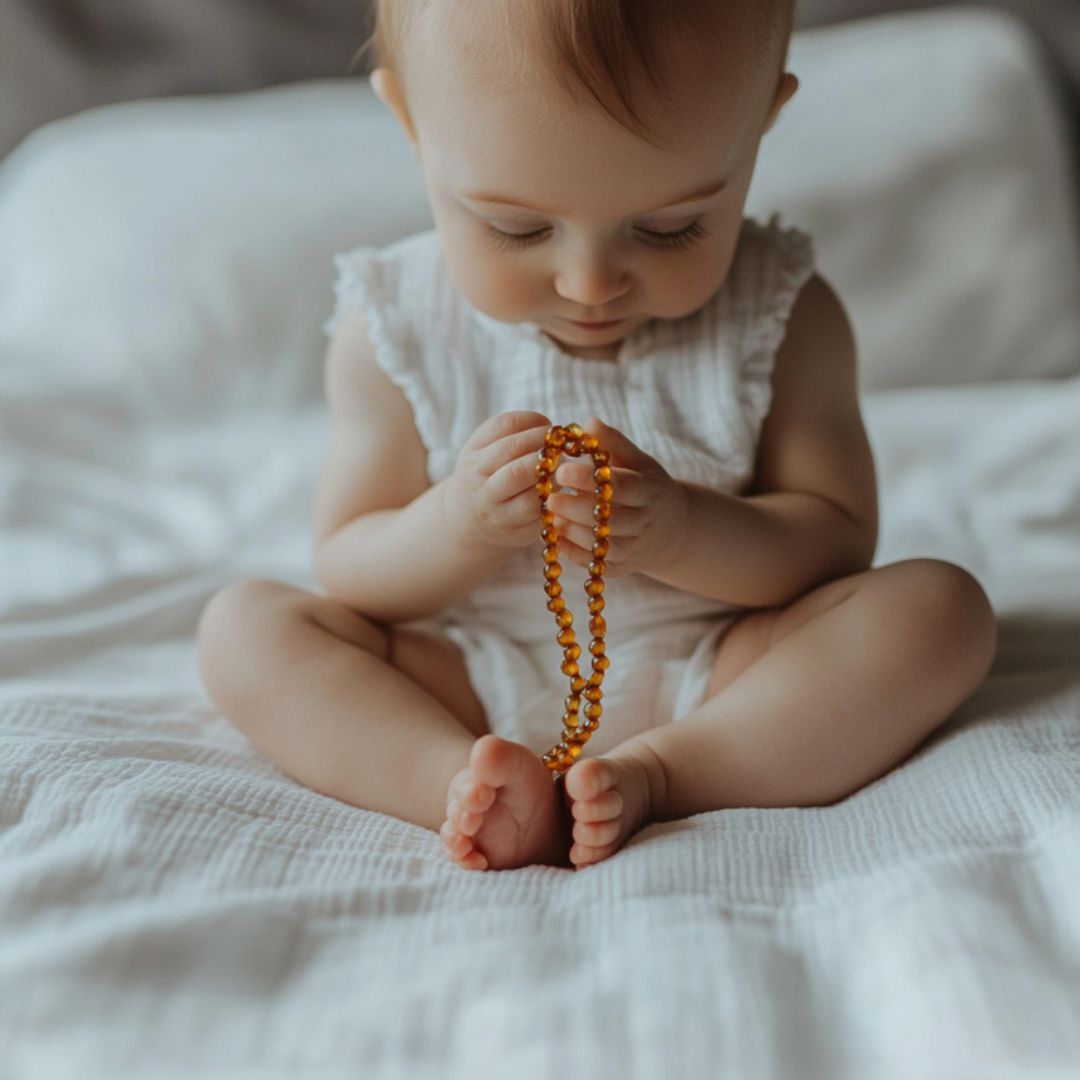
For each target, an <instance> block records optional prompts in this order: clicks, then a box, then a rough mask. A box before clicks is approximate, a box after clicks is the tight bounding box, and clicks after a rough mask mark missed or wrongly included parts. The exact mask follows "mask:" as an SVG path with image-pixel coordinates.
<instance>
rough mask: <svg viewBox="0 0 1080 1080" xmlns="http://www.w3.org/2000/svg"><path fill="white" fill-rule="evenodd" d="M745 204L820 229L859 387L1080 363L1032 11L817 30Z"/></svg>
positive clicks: (1068, 233) (805, 44) (1079, 317)
mask: <svg viewBox="0 0 1080 1080" xmlns="http://www.w3.org/2000/svg"><path fill="white" fill-rule="evenodd" d="M788 67H789V69H790V70H792V71H793V72H794V73H795V74H796V75H797V76H798V77H799V79H800V87H799V90H798V92H797V93H796V94H795V97H794V98H792V99H791V101H790V102H789V103H788V106H787V108H786V109H785V110H784V112H783V113H781V115H780V118H779V119H778V121H777V122H776V125H775V126H774V127H773V129H772V131H770V132H768V133H767V134H766V135H765V137H764V140H763V141H762V146H761V151H760V154H759V157H758V165H757V171H756V173H755V176H754V180H753V182H752V185H751V190H750V196H749V199H748V201H747V207H748V210H749V211H750V212H752V213H755V214H765V213H767V212H768V211H770V210H771V209H773V208H779V209H781V210H782V211H784V216H785V217H789V218H790V219H791V220H792V221H793V222H794V223H795V224H798V225H800V226H802V227H804V228H806V229H808V230H809V231H810V232H812V233H813V234H814V236H815V238H816V241H817V244H816V247H817V253H818V261H819V265H820V269H821V272H822V273H823V274H824V275H825V277H827V278H828V279H829V280H831V281H832V282H833V283H834V284H835V285H836V287H837V291H838V292H839V293H840V295H841V297H842V299H843V300H844V302H845V305H846V306H847V308H848V311H849V313H850V315H851V316H852V319H853V322H854V324H855V333H856V338H857V341H858V345H859V353H860V366H861V372H862V385H863V387H864V389H873V388H880V387H894V386H910V385H924V384H930V383H960V382H974V381H981V380H989V379H1008V378H1040V377H1045V376H1056V375H1066V374H1070V373H1073V372H1077V371H1080V255H1078V250H1077V248H1078V236H1077V224H1078V221H1080V218H1078V216H1077V213H1076V202H1075V189H1074V188H1073V186H1072V177H1071V176H1070V175H1069V168H1070V165H1069V155H1068V150H1067V142H1066V135H1065V130H1066V128H1065V123H1064V119H1063V115H1062V111H1061V108H1060V105H1059V103H1058V101H1057V100H1056V99H1055V97H1054V93H1053V90H1052V88H1051V83H1050V81H1049V77H1048V74H1047V70H1046V68H1045V67H1044V63H1043V58H1042V54H1041V53H1040V51H1039V46H1038V44H1037V43H1036V41H1035V39H1034V38H1033V37H1032V35H1031V33H1030V32H1029V31H1028V30H1027V28H1026V26H1025V24H1023V23H1022V22H1020V21H1019V20H1018V19H1015V18H1014V17H1012V16H1010V15H1006V14H1004V13H1003V12H1000V11H992V10H989V9H983V10H978V9H971V8H941V9H937V10H934V11H923V12H919V13H910V12H909V13H902V14H892V15H886V16H880V17H876V18H872V19H864V20H860V21H858V22H851V23H846V24H845V23H841V24H837V25H834V26H829V27H825V28H819V29H814V30H807V31H803V32H800V33H799V34H797V35H796V36H795V38H794V40H793V42H792V48H791V51H790V55H789V64H788Z"/></svg>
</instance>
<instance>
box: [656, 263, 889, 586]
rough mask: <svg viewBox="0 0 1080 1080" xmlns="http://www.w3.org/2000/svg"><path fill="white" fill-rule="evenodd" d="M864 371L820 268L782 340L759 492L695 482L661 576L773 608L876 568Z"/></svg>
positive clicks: (761, 448) (760, 456)
mask: <svg viewBox="0 0 1080 1080" xmlns="http://www.w3.org/2000/svg"><path fill="white" fill-rule="evenodd" d="M856 372H857V369H856V356H855V342H854V337H853V335H852V331H851V327H850V324H849V322H848V318H847V315H846V314H845V312H844V309H843V307H842V306H841V304H840V301H839V300H838V299H837V297H836V294H835V293H834V292H833V290H832V289H831V288H830V287H829V285H828V284H827V283H826V282H825V281H824V279H822V278H821V277H820V276H815V277H814V278H812V279H811V280H810V281H809V282H808V283H807V284H806V285H805V286H804V287H803V289H802V291H801V292H800V294H799V296H798V298H797V300H796V302H795V306H794V307H793V309H792V312H791V316H790V318H789V320H788V329H787V333H786V335H785V339H784V341H783V343H782V345H781V346H780V348H779V350H778V351H777V355H776V362H775V367H774V371H773V377H772V404H771V407H770V410H769V414H768V416H767V417H766V418H765V422H764V424H763V425H762V430H761V439H760V442H759V445H758V453H757V461H756V465H755V472H754V483H753V486H752V488H751V490H750V492H749V493H748V494H747V495H745V496H742V497H738V496H731V495H725V494H722V493H720V492H715V491H711V490H709V489H707V488H703V487H701V486H699V485H695V484H686V485H684V486H685V487H686V489H687V492H688V495H689V511H688V520H687V523H686V526H685V528H683V529H681V530H680V535H681V536H682V537H684V547H683V548H682V550H681V551H679V552H678V554H677V557H675V558H674V559H673V560H672V562H671V563H670V564H668V565H665V566H664V567H662V568H659V569H658V570H657V571H655V572H653V571H647V572H648V573H650V576H652V577H655V578H656V579H657V580H659V581H663V582H666V583H668V584H670V585H674V586H675V587H677V588H681V589H685V590H686V591H688V592H693V593H697V594H698V595H701V596H708V597H712V598H714V599H717V600H722V601H724V602H725V603H731V604H740V605H746V606H748V607H772V606H779V605H782V604H786V603H788V602H790V601H791V600H794V599H795V598H796V597H798V596H800V595H802V594H803V593H804V592H806V591H807V590H809V589H810V588H812V587H813V586H815V585H818V584H821V583H823V582H825V581H830V580H832V579H834V578H837V577H843V576H845V575H847V574H851V573H855V572H857V571H859V570H865V569H867V568H868V567H869V566H870V564H871V561H872V559H873V554H874V548H875V546H876V543H877V527H878V522H877V487H876V482H875V476H874V462H873V458H872V456H871V451H870V444H869V441H868V440H867V437H866V432H865V430H864V428H863V424H862V418H861V416H860V413H859V401H858V392H857V374H856Z"/></svg>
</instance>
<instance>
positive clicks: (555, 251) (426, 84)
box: [369, 0, 798, 357]
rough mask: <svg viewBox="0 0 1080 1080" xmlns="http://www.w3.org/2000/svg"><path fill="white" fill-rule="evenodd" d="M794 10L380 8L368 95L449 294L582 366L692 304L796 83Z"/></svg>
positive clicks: (627, 5) (765, 4) (410, 4)
mask: <svg viewBox="0 0 1080 1080" xmlns="http://www.w3.org/2000/svg"><path fill="white" fill-rule="evenodd" d="M793 7H794V0H678V2H672V3H668V2H667V0H663V2H661V0H378V14H377V22H376V28H375V32H374V35H373V37H372V39H371V42H370V43H369V44H371V45H372V46H373V47H374V50H375V55H374V63H375V70H374V72H373V74H372V77H371V82H372V86H373V87H374V89H375V92H376V93H377V94H378V96H379V98H380V99H381V100H382V101H383V102H384V103H385V104H386V105H387V106H388V107H389V108H390V109H391V110H392V111H393V113H394V115H395V116H396V117H397V119H398V121H399V122H400V123H401V125H402V127H403V129H404V131H405V134H406V136H407V137H408V139H409V141H410V143H411V144H412V146H413V149H414V150H415V152H416V154H417V156H418V158H419V160H420V164H421V168H422V170H423V173H424V179H425V182H426V186H427V190H428V196H429V199H430V201H431V206H432V213H433V215H434V219H435V224H436V228H437V230H438V233H439V237H440V240H441V243H442V248H443V252H444V255H445V258H446V262H447V266H448V268H449V270H450V272H451V275H452V276H453V278H454V281H455V283H456V284H457V287H458V288H459V289H460V291H461V292H462V294H463V295H464V296H465V297H466V298H467V299H468V300H469V301H470V302H471V303H472V304H473V305H474V306H475V307H476V308H478V309H479V310H481V311H483V312H484V313H485V314H487V315H490V316H491V317H492V318H495V319H499V320H502V321H504V322H531V323H534V324H535V325H536V326H538V327H539V328H540V330H542V331H543V332H544V333H546V334H547V335H548V336H549V337H551V338H553V339H554V340H556V341H557V342H559V343H560V344H561V345H562V347H563V348H564V349H566V350H567V351H569V352H571V353H573V354H575V355H579V356H595V357H603V356H611V355H613V353H614V351H615V349H616V348H617V346H618V342H619V341H621V339H622V338H623V337H625V336H626V335H627V334H628V333H631V332H632V331H633V330H635V329H636V328H637V327H639V326H641V325H642V324H643V323H645V322H647V321H649V320H650V319H653V318H660V319H677V318H681V317H683V316H685V315H688V314H690V313H692V312H694V311H696V310H697V309H698V308H700V307H701V306H702V304H704V303H705V302H706V301H707V300H708V299H709V297H711V296H712V295H713V294H714V293H715V292H716V290H717V289H718V288H719V287H720V286H721V285H722V284H723V282H724V280H725V279H726V277H727V273H728V269H729V267H730V265H731V261H732V257H733V255H734V252H735V246H736V243H737V241H738V237H739V228H740V225H741V222H742V215H743V207H744V204H745V201H746V194H747V189H748V188H749V186H750V179H751V176H752V174H753V169H754V163H755V160H756V158H757V151H758V145H759V142H760V139H761V136H762V135H763V134H764V133H765V131H766V130H768V128H769V127H770V126H771V125H772V123H773V121H774V120H775V118H776V116H777V114H778V113H779V111H780V109H781V108H782V107H783V105H784V104H785V103H786V101H787V100H788V99H789V98H790V97H791V95H792V94H793V93H794V92H795V89H796V87H797V86H798V80H797V79H796V78H795V76H794V75H792V74H790V73H789V72H786V71H785V70H784V68H785V62H786V57H787V46H788V41H789V39H790V36H791V30H792V19H793ZM721 183H722V184H723V187H722V190H717V189H718V188H719V186H720V184H721ZM691 196H693V198H691ZM575 320H576V321H578V322H594V321H597V322H598V321H606V320H618V321H617V322H616V323H615V324H614V325H612V326H609V327H606V328H588V327H582V326H579V325H576V322H575Z"/></svg>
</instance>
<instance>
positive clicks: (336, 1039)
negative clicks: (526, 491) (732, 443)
mask: <svg viewBox="0 0 1080 1080" xmlns="http://www.w3.org/2000/svg"><path fill="white" fill-rule="evenodd" d="M791 67H792V70H794V71H796V73H797V74H798V75H799V76H800V79H801V80H802V87H801V89H800V91H799V94H798V95H797V96H796V98H795V99H794V100H793V101H792V103H791V106H790V108H789V110H788V111H787V112H785V114H784V115H783V116H782V117H781V120H780V122H779V123H778V124H777V125H776V127H775V128H774V129H773V131H772V132H770V134H769V135H768V136H767V137H766V140H765V143H764V144H763V148H762V152H761V156H760V158H759V172H758V175H757V177H756V178H755V181H754V186H753V188H752V189H751V194H750V201H749V203H748V207H747V212H748V213H750V214H753V215H755V216H758V217H763V216H765V215H767V214H768V213H769V212H770V211H771V210H772V209H779V210H780V211H781V212H782V213H783V215H784V217H785V218H786V219H787V220H790V221H791V222H793V223H795V224H798V225H800V226H801V227H804V228H807V229H808V230H809V231H811V232H812V233H813V234H814V235H815V237H816V243H817V250H818V255H819V262H820V265H821V267H822V269H823V272H824V273H825V274H826V276H827V277H829V278H830V280H832V281H833V282H834V283H835V284H836V286H837V288H838V290H839V292H840V294H841V296H843V297H844V299H845V302H846V303H847V305H848V307H849V310H850V312H851V314H852V317H853V321H854V324H855V329H856V336H857V339H858V342H859V347H860V355H861V370H862V387H861V388H862V399H863V409H864V417H865V420H866V423H867V428H868V431H869V434H870V438H871V442H872V444H873V447H874V450H875V454H876V458H877V466H878V476H879V484H880V488H881V498H882V535H881V542H880V545H879V549H878V552H877V555H876V558H875V563H876V564H881V563H886V562H891V561H895V560H897V559H901V558H907V557H913V556H934V557H939V558H947V559H950V560H952V561H955V562H957V563H959V564H960V565H962V566H965V567H966V568H967V569H969V570H971V571H972V572H973V573H974V574H976V576H977V577H978V578H979V579H980V581H981V582H982V583H983V585H984V587H985V588H986V589H987V591H988V593H989V594H990V597H991V599H992V601H993V603H994V606H995V609H996V611H997V613H998V616H999V626H1000V636H999V649H998V654H997V657H996V660H995V663H994V666H993V669H992V671H991V673H990V675H989V677H988V678H987V680H986V681H985V683H984V684H983V685H982V686H981V687H980V688H979V690H978V691H977V692H976V693H975V694H974V696H973V697H971V698H970V699H969V700H968V701H967V702H965V703H964V704H963V706H962V707H961V708H960V709H958V710H957V711H956V713H954V714H953V715H952V716H951V717H950V719H949V720H948V722H947V723H946V724H945V725H944V726H943V727H942V728H941V729H940V730H939V731H937V732H936V733H935V734H934V735H933V736H932V737H931V738H930V739H929V740H927V741H926V742H925V743H924V744H923V745H922V746H920V747H919V748H918V749H917V750H916V751H915V753H914V754H913V755H912V756H911V757H910V758H909V759H907V760H906V761H905V762H903V763H902V764H901V765H900V766H899V767H897V768H896V769H894V770H893V771H892V772H890V773H889V774H887V775H886V776H884V777H882V778H881V779H879V780H877V781H875V782H873V783H871V784H870V785H868V786H867V787H865V788H863V789H862V790H860V791H858V792H856V793H854V794H852V795H851V796H849V797H848V798H847V799H844V800H842V801H841V802H838V803H836V804H835V805H832V806H828V807H814V808H796V807H792V808H774V809H761V808H752V807H751V808H743V809H731V810H723V811H717V812H713V813H706V814H700V815H696V816H694V817H692V818H689V819H686V820H683V821H674V822H666V823H662V824H656V825H652V826H649V827H648V828H646V829H644V830H643V831H642V832H641V833H639V834H638V835H637V836H635V837H634V838H633V839H632V840H631V841H630V842H629V843H628V844H627V845H626V846H625V847H624V848H623V850H622V851H621V852H619V853H618V854H617V855H616V856H615V857H613V858H611V859H609V860H607V861H605V862H604V863H601V864H598V865H596V866H593V867H589V868H586V869H584V870H582V871H578V872H574V871H572V870H563V869H560V868H555V867H528V868H522V869H518V870H512V871H499V872H487V873H471V872H468V871H464V870H461V869H459V868H457V867H455V866H454V865H452V864H451V863H450V862H449V861H448V860H447V859H446V858H445V856H444V855H443V853H442V849H441V844H440V841H439V838H438V836H437V835H436V834H435V833H434V832H429V831H426V830H424V829H422V828H419V827H417V826H415V825H411V824H408V823H405V822H401V821H398V820H396V819H393V818H390V817H387V816H384V815H380V814H376V813H372V812H368V811H365V810H362V809H358V808H356V807H352V806H348V805H346V804H344V803H341V802H338V801H335V800H333V799H330V798H327V797H325V796H322V795H319V794H316V793H314V792H312V791H309V790H307V789H305V788H303V787H302V786H300V785H298V784H297V783H295V782H293V781H292V780H290V779H289V778H288V777H287V776H285V775H284V774H283V773H282V772H281V771H280V770H279V769H278V768H277V767H276V766H275V765H274V764H273V763H272V762H270V761H269V760H268V759H266V758H264V757H262V756H261V755H260V754H259V752H258V751H256V750H255V749H254V748H253V747H252V745H251V744H250V743H249V742H248V741H247V739H246V738H245V737H244V736H243V735H241V734H240V733H239V732H238V731H236V730H235V729H233V728H232V727H231V726H230V725H229V724H228V722H227V721H226V720H224V719H223V718H222V717H221V716H220V715H218V714H217V712H216V711H215V710H214V708H213V707H212V706H211V705H210V703H209V702H208V700H207V699H206V696H205V694H204V693H203V690H202V687H201V685H200V683H199V679H198V675H197V670H196V666H195V651H194V640H193V634H194V628H195V624H196V620H197V618H198V615H199V613H200V611H201V609H202V607H203V605H204V604H205V603H206V601H207V600H208V599H209V597H210V596H211V595H212V594H213V593H214V591H215V590H217V589H218V588H220V587H221V586H222V585H223V584H225V583H226V582H228V581H231V580H233V579H235V578H237V577H241V576H246V575H252V574H258V575H263V576H270V577H275V578H278V579H280V580H284V581H289V582H291V583H293V584H297V585H301V586H303V587H306V588H311V589H315V588H317V585H316V583H315V581H314V578H313V576H312V574H311V570H310V550H309V544H310V538H309V534H310V514H311V508H312V507H311V503H312V492H313V481H314V477H315V475H316V473H317V471H318V468H319V464H320V461H321V455H322V452H323V446H324V439H325V436H326V418H325V410H324V402H323V399H322V394H321V377H322V369H321V362H322V352H323V348H324V340H323V338H322V333H321V324H322V320H323V319H324V318H325V317H326V315H327V314H328V312H329V308H330V304H331V283H332V273H333V267H332V256H333V254H334V253H335V252H337V251H343V250H346V249H348V248H349V247H351V246H353V245H355V244H358V243H362V242H363V243H385V242H388V241H390V240H392V239H394V238H396V237H398V236H402V235H407V234H408V233H410V232H413V231H416V230H418V229H421V228H426V227H428V226H429V225H430V218H429V216H428V211H427V208H426V204H425V202H424V193H423V187H422V182H421V179H420V176H419V174H418V172H417V170H416V169H415V165H414V162H413V160H412V158H411V154H410V151H409V149H408V146H407V145H406V144H405V143H404V141H403V139H402V138H401V136H400V134H399V133H398V132H397V130H396V129H395V128H394V127H393V123H392V120H391V118H389V116H387V115H385V114H384V111H383V110H382V109H381V107H380V106H379V105H378V103H377V102H376V101H375V100H374V99H373V96H372V95H371V92H370V90H369V89H368V87H367V85H366V84H365V83H364V82H362V81H357V80H323V81H312V82H306V83H301V84H297V85H294V86H288V87H280V88H274V89H269V90H261V91H258V92H254V93H246V94H232V95H210V96H201V97H198V98H194V97H192V98H173V99H166V100H159V101H141V102H133V103H125V104H117V105H110V106H107V107H103V108H100V109H95V110H92V111H89V112H85V113H82V114H80V115H77V116H75V117H72V118H68V119H64V120H60V121H57V122H55V123H53V124H50V125H47V126H46V127H43V128H39V129H38V130H37V131H36V132H35V133H34V134H32V135H31V136H30V137H29V138H28V139H26V140H25V141H24V142H23V143H22V144H21V145H20V146H19V147H18V149H17V150H16V151H14V152H13V153H12V154H11V155H10V156H9V157H8V158H7V159H6V161H4V162H3V164H2V165H0V567H2V573H0V1048H2V1051H0V1075H2V1076H3V1077H4V1078H5V1080H6V1078H33V1080H40V1078H51V1077H77V1078H80V1080H91V1078H98V1077H101V1078H105V1077H108V1078H110V1080H112V1078H116V1077H121V1076H123V1077H154V1078H159V1077H160V1078H171V1077H191V1076H228V1077H253V1078H254V1077H277V1076H282V1077H284V1076H311V1077H320V1078H328V1080H334V1078H336V1077H358V1076H362V1077H365V1078H373V1080H374V1078H379V1080H384V1078H385V1080H391V1078H398V1077H410V1078H412V1077H438V1078H443V1077H445V1078H448V1080H450V1078H459V1077H460V1078H462V1080H464V1078H466V1077H467V1078H470V1080H474V1078H476V1077H477V1076H482V1077H488V1076H491V1077H514V1078H521V1080H527V1078H532V1077H537V1078H540V1077H544V1078H547V1077H560V1078H565V1077H578V1076H580V1077H589V1078H595V1077H618V1078H623V1077H628V1078H629V1077H642V1078H650V1080H653V1078H659V1077H669V1076H670V1077H679V1078H689V1077H693V1078H698V1077H710V1078H711V1077H732V1078H738V1080H746V1078H758V1077H761V1078H772V1077H777V1078H788V1077H794V1078H800V1080H801V1078H817V1077H821V1078H828V1080H838V1078H852V1080H863V1078H868V1077H873V1078H877V1077H882V1078H913V1077H919V1078H925V1077H949V1078H952V1077H978V1078H1004V1077H1008V1078H1012V1077H1024V1078H1028V1077H1040V1078H1042V1077H1062V1078H1064V1077H1072V1076H1076V1075H1077V1074H1078V1072H1080V303H1078V301H1080V229H1078V228H1077V216H1076V194H1075V180H1074V177H1073V176H1072V175H1071V173H1070V169H1069V164H1068V161H1069V150H1068V145H1067V141H1066V130H1067V128H1066V125H1065V123H1064V122H1063V118H1062V110H1061V108H1060V102H1059V101H1058V100H1057V98H1056V97H1055V93H1054V88H1053V84H1052V81H1051V80H1049V79H1048V78H1047V77H1046V69H1045V64H1044V54H1043V53H1042V51H1041V49H1040V47H1039V45H1038V43H1037V42H1036V41H1035V40H1034V39H1033V38H1032V36H1031V35H1030V34H1029V33H1028V32H1027V31H1026V30H1025V29H1024V27H1023V26H1022V24H1020V23H1018V22H1016V21H1014V20H1013V19H1011V18H1009V17H1007V16H1004V15H1001V14H995V13H993V12H991V11H988V10H977V9H972V8H964V9H959V8H957V9H948V8H946V9H940V10H936V11H930V12H919V13H909V14H892V15H888V16H882V17H879V18H875V19H866V20H861V21H858V22H851V23H845V24H838V25H835V26H829V27H822V28H815V29H808V30H804V31H800V33H799V34H798V35H797V37H796V39H795V41H794V43H793V48H792V57H791ZM539 592H540V587H539V585H538V594H539ZM616 629H617V628H613V631H612V632H616Z"/></svg>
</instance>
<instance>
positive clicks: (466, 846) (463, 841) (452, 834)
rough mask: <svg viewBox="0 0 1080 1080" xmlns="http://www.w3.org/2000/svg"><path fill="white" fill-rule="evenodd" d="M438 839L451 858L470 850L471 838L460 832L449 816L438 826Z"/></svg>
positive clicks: (458, 856) (465, 853)
mask: <svg viewBox="0 0 1080 1080" xmlns="http://www.w3.org/2000/svg"><path fill="white" fill-rule="evenodd" d="M439 839H440V840H442V844H443V847H444V848H446V853H447V855H449V856H451V858H455V859H458V858H461V856H463V855H467V854H468V853H469V852H470V851H472V846H473V844H472V838H471V837H469V836H466V835H465V834H464V833H463V832H461V831H460V830H459V829H458V827H457V826H456V825H455V824H454V823H453V822H452V821H451V820H450V819H449V818H447V819H446V820H445V821H444V822H443V823H442V825H441V826H440V827H439Z"/></svg>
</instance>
